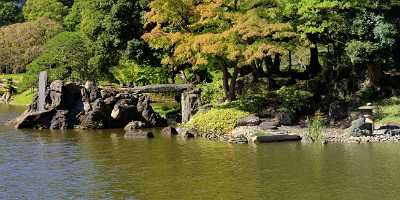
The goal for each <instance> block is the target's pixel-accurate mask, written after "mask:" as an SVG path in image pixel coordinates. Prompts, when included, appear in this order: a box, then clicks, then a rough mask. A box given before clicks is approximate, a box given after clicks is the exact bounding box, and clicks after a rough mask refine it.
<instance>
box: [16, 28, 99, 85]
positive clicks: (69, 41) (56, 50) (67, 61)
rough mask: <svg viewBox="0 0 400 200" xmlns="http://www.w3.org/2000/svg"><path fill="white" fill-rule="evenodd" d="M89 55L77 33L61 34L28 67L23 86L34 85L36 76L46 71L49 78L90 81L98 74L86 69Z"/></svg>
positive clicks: (45, 46) (84, 43)
mask: <svg viewBox="0 0 400 200" xmlns="http://www.w3.org/2000/svg"><path fill="white" fill-rule="evenodd" d="M89 58H90V53H89V51H88V49H87V46H86V42H85V41H84V39H83V38H82V37H81V35H80V33H77V32H62V33H59V34H58V35H56V36H55V37H54V38H52V39H51V40H49V41H48V42H47V43H46V44H45V45H44V50H43V53H42V54H41V55H40V56H39V57H38V58H36V59H35V60H34V61H33V62H32V63H31V64H30V65H29V66H28V72H27V75H26V76H24V81H23V82H24V84H26V85H35V84H36V82H37V74H38V73H39V72H40V71H43V70H47V71H48V72H49V78H50V79H51V80H55V79H61V80H64V79H74V80H90V79H94V78H95V76H96V74H98V73H97V72H96V71H94V70H95V69H93V68H90V67H88V65H87V60H88V59H89Z"/></svg>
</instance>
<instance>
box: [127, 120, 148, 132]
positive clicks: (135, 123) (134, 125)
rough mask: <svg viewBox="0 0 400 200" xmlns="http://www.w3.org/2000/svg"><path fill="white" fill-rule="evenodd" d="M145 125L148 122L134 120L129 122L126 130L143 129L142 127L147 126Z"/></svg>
mask: <svg viewBox="0 0 400 200" xmlns="http://www.w3.org/2000/svg"><path fill="white" fill-rule="evenodd" d="M145 127H146V124H145V123H144V122H141V121H133V122H129V124H128V125H126V126H125V128H124V130H125V131H132V130H136V129H141V128H145Z"/></svg>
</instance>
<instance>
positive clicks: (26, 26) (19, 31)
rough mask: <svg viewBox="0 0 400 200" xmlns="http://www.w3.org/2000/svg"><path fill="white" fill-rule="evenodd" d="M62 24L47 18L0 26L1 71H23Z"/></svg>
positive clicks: (60, 28) (60, 29)
mask: <svg viewBox="0 0 400 200" xmlns="http://www.w3.org/2000/svg"><path fill="white" fill-rule="evenodd" d="M62 30H63V29H62V26H61V25H59V24H58V23H57V22H55V21H53V20H50V19H48V18H45V17H44V18H39V19H37V20H35V21H30V22H24V23H17V24H13V25H9V26H5V27H2V28H0V67H1V71H2V72H8V73H10V72H14V73H15V72H23V71H25V69H26V65H28V64H29V63H31V62H32V61H33V60H34V59H35V58H36V57H37V56H39V55H40V53H41V52H42V46H43V45H44V43H46V41H48V40H49V39H51V38H52V37H53V36H55V35H56V34H57V33H59V32H61V31H62Z"/></svg>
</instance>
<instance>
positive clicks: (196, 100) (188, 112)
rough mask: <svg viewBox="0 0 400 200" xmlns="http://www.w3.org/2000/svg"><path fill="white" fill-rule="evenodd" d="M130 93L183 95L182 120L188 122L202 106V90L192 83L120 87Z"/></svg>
mask: <svg viewBox="0 0 400 200" xmlns="http://www.w3.org/2000/svg"><path fill="white" fill-rule="evenodd" d="M120 90H121V91H126V92H129V93H137V94H143V93H175V94H180V95H181V109H182V122H188V121H189V120H190V118H191V117H192V116H193V115H194V114H195V113H196V112H197V111H198V108H199V106H200V91H198V90H196V89H194V87H193V85H191V84H156V85H146V86H141V87H132V88H120Z"/></svg>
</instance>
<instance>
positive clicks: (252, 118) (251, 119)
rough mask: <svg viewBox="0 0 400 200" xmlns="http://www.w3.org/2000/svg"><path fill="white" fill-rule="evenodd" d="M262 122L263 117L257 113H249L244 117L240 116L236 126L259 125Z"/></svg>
mask: <svg viewBox="0 0 400 200" xmlns="http://www.w3.org/2000/svg"><path fill="white" fill-rule="evenodd" d="M260 123H261V119H260V118H259V117H257V116H256V115H249V116H247V117H244V118H240V119H239V120H238V121H237V124H236V126H258V125H259V124H260Z"/></svg>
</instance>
